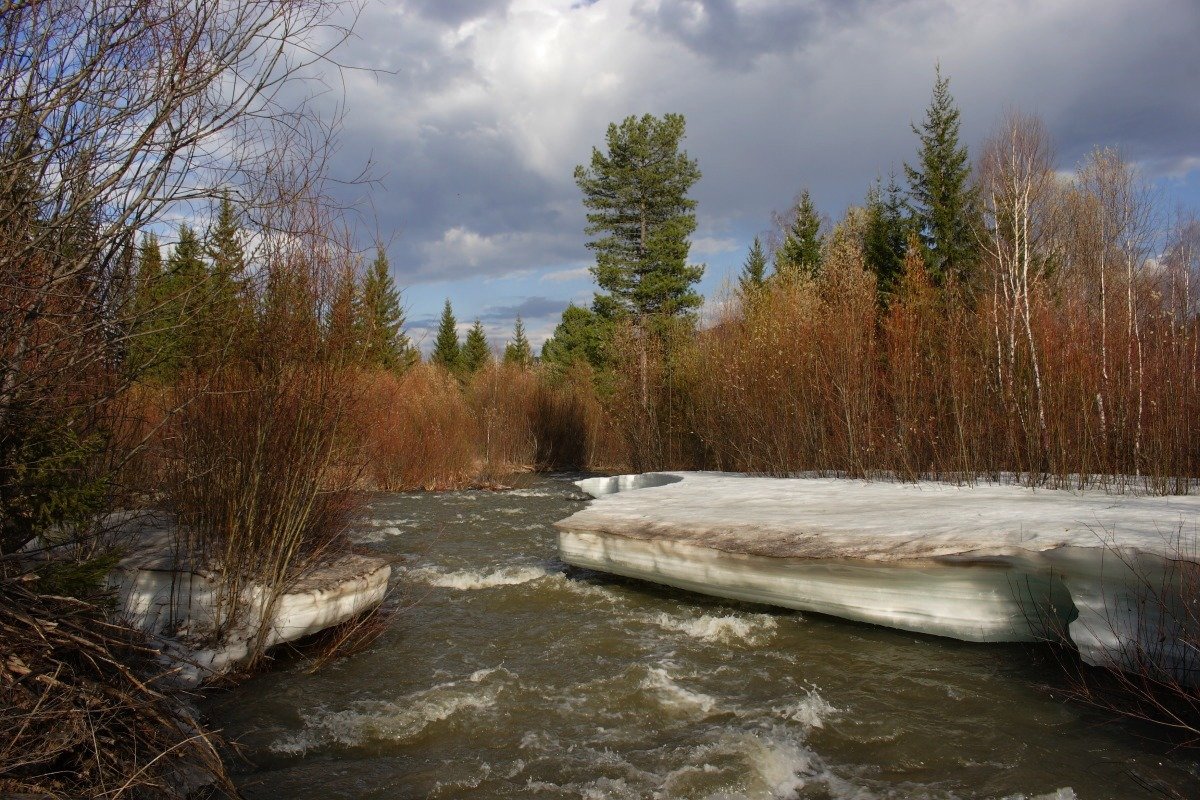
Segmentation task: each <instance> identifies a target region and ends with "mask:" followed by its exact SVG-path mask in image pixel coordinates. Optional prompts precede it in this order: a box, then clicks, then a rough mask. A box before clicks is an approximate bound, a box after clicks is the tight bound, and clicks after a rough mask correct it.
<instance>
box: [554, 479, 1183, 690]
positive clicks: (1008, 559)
mask: <svg viewBox="0 0 1200 800" xmlns="http://www.w3.org/2000/svg"><path fill="white" fill-rule="evenodd" d="M638 478H641V479H640V480H639V479H638ZM579 486H580V488H582V489H583V490H584V491H587V492H589V493H590V494H592V495H593V496H594V497H597V499H596V500H594V501H593V502H592V503H590V504H589V506H588V507H587V508H585V509H583V510H582V511H580V512H578V513H576V514H574V515H572V516H571V517H568V518H567V519H565V520H563V521H562V522H560V523H558V527H559V549H560V552H561V556H562V559H563V561H565V562H566V563H568V564H573V565H576V566H581V567H588V568H591V569H598V570H603V571H608V572H613V573H617V574H621V575H626V576H629V577H634V578H641V579H645V580H650V581H654V582H657V583H663V584H667V585H671V586H678V587H681V588H684V589H689V590H692V591H698V592H703V593H706V594H713V595H718V596H724V597H731V598H735V599H739V600H748V601H753V602H761V603H768V604H772V605H778V606H783V607H787V608H796V609H801V610H809V611H818V612H822V613H827V614H832V615H835V616H840V617H845V618H848V619H855V620H861V621H864V622H872V623H877V624H881V625H889V626H891V627H895V628H901V629H903V630H910V631H917V632H922V633H931V634H936V635H941V636H951V637H954V638H957V639H965V640H968V641H1031V640H1038V639H1044V638H1046V637H1048V636H1055V635H1065V634H1067V633H1069V636H1070V638H1071V639H1072V640H1073V641H1074V642H1075V644H1076V645H1077V646H1078V647H1079V650H1080V653H1081V655H1082V656H1083V658H1084V659H1085V660H1087V661H1088V662H1089V663H1093V664H1100V665H1106V666H1113V665H1118V666H1120V665H1126V666H1127V665H1129V664H1130V662H1132V661H1134V660H1135V659H1138V658H1142V657H1144V656H1145V653H1146V652H1147V649H1149V650H1152V651H1153V653H1154V655H1155V657H1156V658H1158V659H1159V660H1161V661H1162V662H1164V665H1165V666H1167V667H1168V668H1170V669H1172V670H1173V671H1175V672H1177V673H1187V674H1188V676H1189V679H1194V678H1195V676H1194V675H1193V674H1192V671H1193V669H1194V668H1195V666H1196V654H1195V653H1194V651H1192V649H1191V648H1190V647H1189V645H1188V643H1187V642H1186V641H1183V639H1184V638H1186V634H1185V633H1184V632H1182V631H1181V630H1179V621H1180V620H1184V619H1187V618H1189V615H1188V614H1187V613H1186V612H1184V611H1183V610H1182V609H1181V608H1180V607H1179V606H1178V603H1179V602H1180V601H1181V597H1180V596H1179V593H1178V592H1175V591H1173V590H1172V586H1171V585H1172V582H1174V581H1177V580H1178V579H1179V575H1180V572H1181V571H1180V569H1179V560H1178V559H1179V556H1180V554H1181V543H1182V545H1183V546H1182V550H1183V552H1184V553H1187V552H1192V553H1194V552H1195V542H1196V535H1197V524H1198V522H1200V498H1197V497H1191V496H1188V497H1137V496H1132V495H1110V494H1106V493H1103V492H1099V491H1085V492H1069V491H1058V490H1031V489H1028V488H1025V487H1021V486H1014V485H983V486H955V485H950V484H941V483H915V484H914V483H898V482H897V483H892V482H869V481H861V480H848V479H836V478H824V479H823V478H795V479H777V478H761V477H749V476H744V475H731V474H719V473H682V472H681V473H652V474H647V475H646V476H621V477H618V478H601V479H589V480H585V481H580V482H579ZM635 489H636V490H635ZM1148 594H1150V595H1151V596H1150V597H1147V595H1148ZM1160 600H1161V601H1162V602H1161V603H1160V602H1159V601H1160ZM1164 611H1165V613H1164Z"/></svg>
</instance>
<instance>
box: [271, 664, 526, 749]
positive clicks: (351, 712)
mask: <svg viewBox="0 0 1200 800" xmlns="http://www.w3.org/2000/svg"><path fill="white" fill-rule="evenodd" d="M493 676H494V677H493ZM513 678H515V676H514V675H513V674H512V673H511V672H509V671H508V670H505V669H503V668H492V669H481V670H477V671H475V672H473V673H472V674H471V675H469V676H467V677H466V678H463V679H462V680H457V681H448V682H446V683H439V684H437V685H435V686H432V687H430V688H428V689H424V690H422V691H419V692H416V693H414V694H410V695H407V696H405V697H402V698H400V699H399V700H394V701H388V700H362V701H357V702H354V703H351V704H350V706H349V707H348V708H345V709H343V710H341V711H331V710H329V709H327V708H325V707H323V706H319V707H317V708H314V709H311V710H309V711H301V712H300V717H301V719H302V720H303V721H304V728H303V729H302V730H300V731H298V732H297V733H294V734H289V735H287V736H283V737H281V738H279V739H277V740H276V741H275V742H273V743H272V744H271V745H270V749H271V750H272V751H273V752H275V753H280V754H286V755H295V754H302V753H305V752H307V751H308V750H311V749H313V748H317V747H330V746H342V747H357V746H360V745H365V744H368V743H370V742H373V741H403V740H405V739H411V738H412V737H414V736H416V735H417V734H419V733H421V732H423V731H424V730H426V729H427V728H429V727H430V726H432V725H435V724H437V723H440V722H442V721H443V720H447V719H450V718H451V717H453V716H454V715H456V714H458V713H459V712H462V711H470V712H473V713H478V712H481V711H484V710H486V709H489V708H491V707H493V706H494V705H495V704H496V698H497V696H498V695H499V694H500V693H501V691H503V690H504V688H505V686H506V685H507V684H508V683H509V681H510V680H511V679H513Z"/></svg>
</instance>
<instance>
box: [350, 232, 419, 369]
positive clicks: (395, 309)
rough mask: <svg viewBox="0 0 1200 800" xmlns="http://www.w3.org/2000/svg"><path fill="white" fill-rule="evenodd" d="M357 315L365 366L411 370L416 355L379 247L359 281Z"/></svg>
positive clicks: (398, 295)
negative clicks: (368, 364)
mask: <svg viewBox="0 0 1200 800" xmlns="http://www.w3.org/2000/svg"><path fill="white" fill-rule="evenodd" d="M361 315H362V316H361V318H362V324H361V328H362V336H363V346H364V350H365V353H364V355H365V357H366V359H367V362H368V363H370V364H373V365H375V366H379V367H383V368H384V369H389V370H404V369H407V368H408V367H410V366H412V364H413V363H414V362H415V361H416V356H417V353H416V350H415V349H414V348H413V346H412V344H411V343H410V342H409V340H408V336H406V335H405V333H404V309H403V307H401V305H400V291H399V290H398V289H397V288H396V284H395V282H394V281H393V280H392V274H391V269H390V268H389V265H388V257H387V253H386V252H385V251H384V249H383V247H382V246H377V247H376V249H375V260H374V261H373V262H371V268H370V269H369V270H368V271H367V274H366V277H365V278H364V279H363V287H362V307H361Z"/></svg>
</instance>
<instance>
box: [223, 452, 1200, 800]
mask: <svg viewBox="0 0 1200 800" xmlns="http://www.w3.org/2000/svg"><path fill="white" fill-rule="evenodd" d="M570 478H571V476H553V477H528V478H526V479H525V480H524V481H522V482H521V483H522V484H523V485H522V486H521V488H517V489H514V490H511V491H504V492H485V491H463V492H451V493H441V494H381V495H376V496H374V497H373V498H372V502H371V503H370V505H369V506H368V507H367V509H366V510H365V512H364V515H363V518H362V520H361V521H360V522H359V523H358V525H357V526H356V527H355V529H354V538H355V539H356V541H357V542H358V543H359V544H361V545H362V546H364V547H366V548H369V549H372V550H375V551H377V552H380V553H383V554H387V555H388V556H389V557H393V558H395V559H396V566H395V568H394V571H393V578H392V583H393V589H392V594H391V596H390V598H389V601H388V603H389V605H390V606H392V607H393V608H394V609H395V611H394V613H393V615H392V616H391V618H390V620H389V622H388V626H387V629H386V630H385V631H384V633H383V634H382V635H381V636H380V637H379V638H378V639H377V640H376V641H375V642H374V643H373V644H372V645H371V646H370V647H369V648H368V649H366V650H364V651H362V652H359V653H357V654H355V655H352V656H347V657H343V658H340V659H338V660H336V661H334V662H333V663H332V664H330V665H329V666H326V667H325V668H324V669H322V670H320V671H317V672H315V673H310V672H309V671H308V669H307V665H306V664H305V663H303V662H298V661H297V662H286V661H285V662H281V663H280V664H279V665H278V667H277V668H276V669H275V670H273V671H271V672H268V673H265V674H262V675H259V676H257V677H255V678H253V679H251V680H248V681H245V682H243V683H241V684H239V685H237V686H235V687H233V688H231V689H225V690H214V691H212V692H210V693H209V695H208V696H207V698H206V700H205V701H204V705H205V711H206V712H207V713H208V715H209V717H210V719H211V721H212V722H213V723H214V725H215V726H216V727H219V728H221V729H222V730H223V732H224V733H225V735H226V736H227V737H228V738H230V739H232V740H234V741H236V742H238V743H239V744H240V746H241V748H242V752H243V755H244V761H238V762H236V763H235V764H234V771H235V776H236V778H237V780H238V782H239V784H240V786H241V787H242V789H243V791H244V792H245V793H246V794H247V796H249V797H251V798H312V799H313V800H316V799H317V798H321V799H322V800H324V799H325V798H424V797H430V798H465V797H471V798H507V797H528V798H545V799H546V800H552V799H553V798H788V797H796V798H830V799H833V798H836V799H837V800H850V799H853V800H871V799H873V798H927V799H928V800H950V799H951V798H988V799H994V800H1002V799H1003V800H1017V799H1018V798H1023V799H1024V800H1034V798H1037V800H1073V799H1075V798H1077V799H1078V800H1106V799H1109V798H1111V799H1112V800H1125V799H1126V798H1142V797H1145V798H1163V797H1168V798H1169V797H1184V798H1188V797H1200V765H1198V764H1197V762H1196V761H1195V759H1194V758H1192V757H1190V756H1187V755H1185V754H1182V753H1179V752H1172V751H1170V750H1169V749H1168V748H1166V747H1164V746H1162V745H1158V744H1155V743H1154V742H1152V741H1149V740H1147V739H1145V738H1144V734H1145V733H1146V731H1145V730H1142V729H1139V728H1137V727H1136V726H1133V725H1131V724H1129V723H1123V722H1113V721H1111V720H1110V719H1109V718H1108V717H1106V716H1104V715H1102V714H1100V713H1098V712H1095V711H1093V710H1091V709H1088V708H1084V707H1082V706H1080V705H1078V704H1076V703H1074V702H1071V701H1069V700H1066V699H1065V698H1064V696H1063V692H1062V686H1061V679H1060V678H1059V673H1058V672H1057V671H1056V668H1055V666H1054V663H1053V660H1052V656H1051V654H1050V653H1049V652H1048V651H1047V650H1045V649H1044V648H1038V647H1031V646H1024V645H1022V646H1016V645H1012V646H1009V645H979V644H967V643H962V642H956V641H951V640H947V639H940V638H936V637H931V636H921V635H916V634H910V633H904V632H901V631H894V630H888V629H884V628H877V627H873V626H868V625H860V624H855V623H851V622H846V621H842V620H837V619H832V618H828V617H822V616H819V615H815V614H800V613H796V612H791V611H785V610H778V609H771V608H765V607H758V606H749V605H739V604H736V603H731V602H727V601H719V600H716V599H713V598H707V597H702V596H698V595H693V594H688V593H685V592H681V591H675V590H672V589H667V588H663V587H657V586H653V585H650V584H645V583H638V582H635V581H628V580H624V579H620V578H615V577H612V576H608V575H603V574H599V573H594V572H588V571H582V570H575V569H570V568H567V567H565V566H564V565H563V564H562V563H561V562H559V561H558V560H557V557H556V556H557V549H556V539H555V533H554V528H553V523H554V522H555V521H556V520H559V519H562V518H564V517H566V516H567V515H569V514H571V513H573V512H574V511H576V510H578V509H579V508H580V507H581V506H580V504H581V503H583V502H586V497H585V496H584V495H583V494H581V493H580V492H579V491H578V490H577V489H575V487H574V486H573V485H572V484H571V483H570Z"/></svg>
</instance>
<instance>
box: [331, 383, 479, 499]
mask: <svg viewBox="0 0 1200 800" xmlns="http://www.w3.org/2000/svg"><path fill="white" fill-rule="evenodd" d="M360 380H361V381H363V383H364V388H363V391H362V399H361V401H360V403H359V404H358V406H357V407H356V409H355V411H354V425H355V426H356V427H358V428H359V429H360V430H362V431H365V432H366V434H367V442H366V447H365V451H364V459H365V463H366V465H367V474H368V476H369V478H370V479H371V483H372V485H373V486H374V487H375V488H379V489H387V490H391V491H408V490H413V489H426V490H431V489H438V488H449V487H456V486H461V485H463V484H465V483H468V482H470V481H471V480H472V479H473V478H474V476H475V469H476V463H475V443H476V433H475V420H474V418H473V417H472V415H471V410H470V408H469V407H468V406H467V402H466V399H465V398H464V396H463V393H462V390H461V389H460V388H459V385H458V381H457V379H456V378H454V377H453V376H451V375H450V374H449V373H447V372H446V371H445V370H444V369H441V368H440V367H436V366H430V365H421V366H417V367H414V368H413V369H411V370H408V371H407V372H405V373H404V374H403V375H402V376H396V375H394V374H392V373H386V372H378V373H368V374H364V375H362V376H361V377H360Z"/></svg>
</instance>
